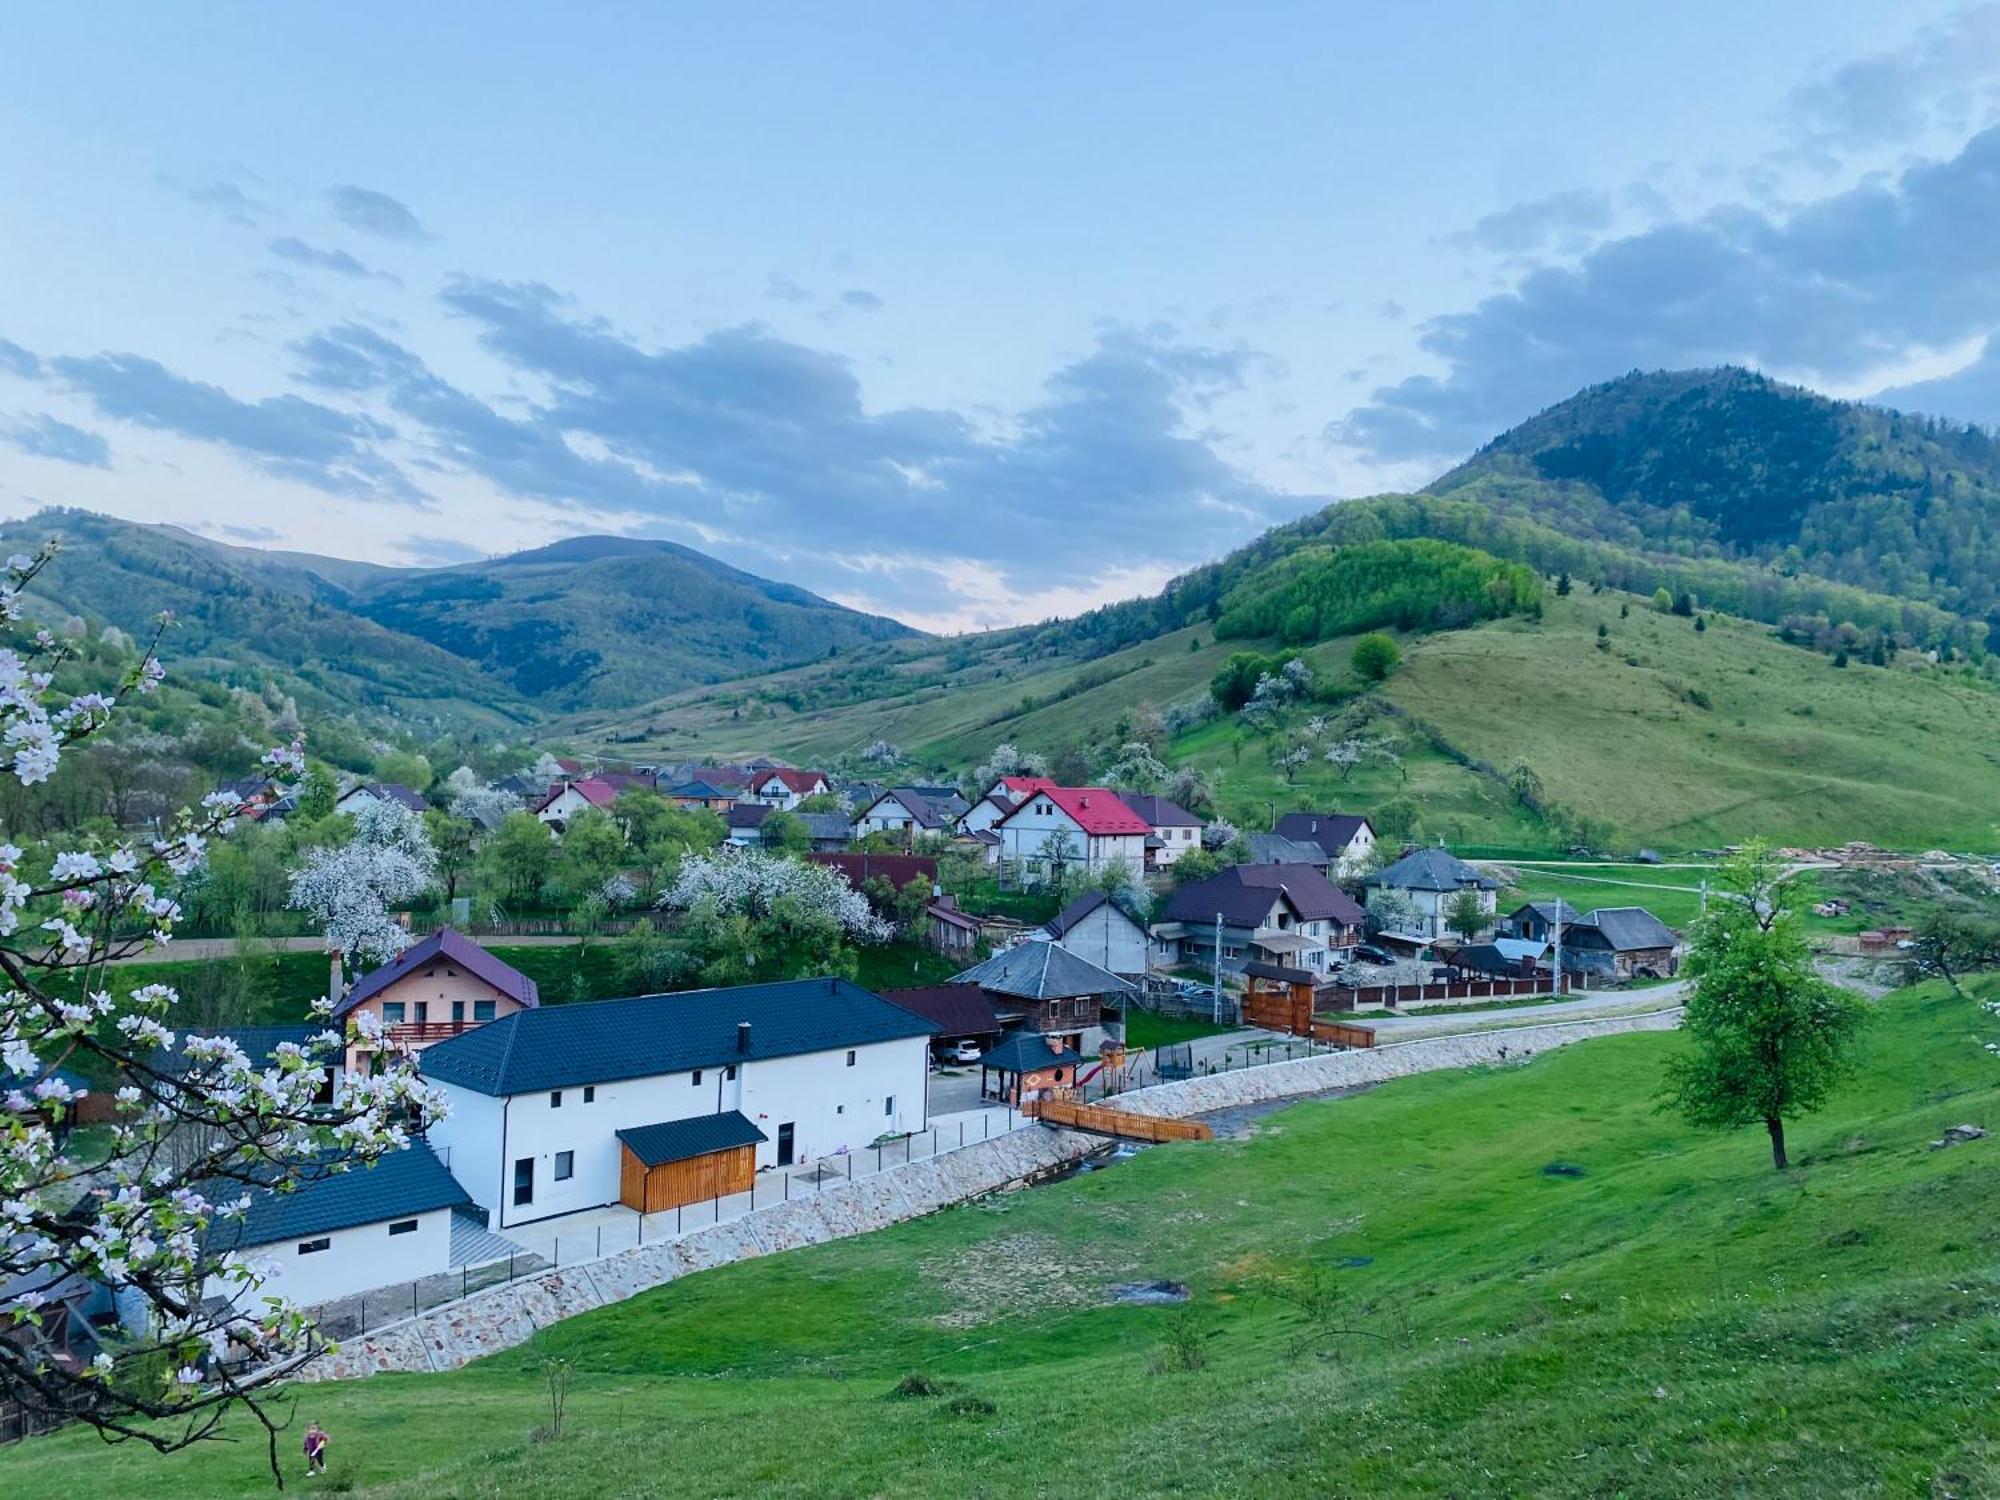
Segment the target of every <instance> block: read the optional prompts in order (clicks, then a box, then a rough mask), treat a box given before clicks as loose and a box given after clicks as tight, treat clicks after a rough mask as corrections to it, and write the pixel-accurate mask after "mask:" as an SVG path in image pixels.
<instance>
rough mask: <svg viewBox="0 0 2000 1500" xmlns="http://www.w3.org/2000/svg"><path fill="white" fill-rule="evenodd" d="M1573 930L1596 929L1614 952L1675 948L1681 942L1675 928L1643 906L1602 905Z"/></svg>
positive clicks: (1576, 923) (1577, 923)
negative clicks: (1579, 928)
mask: <svg viewBox="0 0 2000 1500" xmlns="http://www.w3.org/2000/svg"><path fill="white" fill-rule="evenodd" d="M1571 925H1572V927H1595V928H1596V929H1597V930H1598V931H1599V932H1601V933H1603V934H1604V938H1605V941H1606V942H1607V943H1608V944H1609V945H1610V947H1611V951H1612V952H1614V953H1631V952H1633V951H1634V950H1636V949H1641V948H1671V947H1673V946H1674V944H1676V943H1678V942H1679V941H1680V937H1679V935H1678V934H1677V933H1675V931H1674V930H1673V928H1671V927H1669V926H1668V925H1667V924H1666V923H1665V922H1662V921H1661V920H1660V919H1659V918H1658V917H1656V916H1654V915H1653V914H1652V913H1651V912H1649V911H1647V910H1646V908H1645V907H1643V906H1600V907H1599V908H1598V909H1597V910H1596V911H1594V912H1592V913H1591V914H1590V915H1589V916H1587V917H1585V918H1584V919H1583V920H1582V921H1580V922H1575V923H1572V924H1571Z"/></svg>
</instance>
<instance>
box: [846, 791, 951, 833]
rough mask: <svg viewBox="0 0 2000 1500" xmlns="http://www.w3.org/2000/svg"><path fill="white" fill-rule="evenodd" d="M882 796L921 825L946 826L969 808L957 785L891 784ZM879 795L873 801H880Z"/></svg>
mask: <svg viewBox="0 0 2000 1500" xmlns="http://www.w3.org/2000/svg"><path fill="white" fill-rule="evenodd" d="M882 797H890V798H893V799H895V800H896V801H897V802H900V803H901V804H902V805H903V809H904V811H906V812H908V813H909V815H910V817H911V819H912V820H914V821H915V822H916V824H917V825H918V826H919V827H920V828H949V827H950V826H951V825H952V824H953V823H956V822H957V821H958V820H959V818H960V817H962V816H963V815H964V814H965V813H966V811H967V810H968V809H967V805H966V801H965V799H964V798H963V797H961V796H959V794H958V789H957V788H956V787H935V786H892V787H890V788H889V789H888V790H887V791H886V792H884V793H882ZM882 797H877V798H876V799H875V801H877V802H879V801H881V800H882ZM872 805H873V804H871V806H872ZM866 811H867V809H866V808H863V809H862V811H861V812H860V813H857V814H855V816H856V817H860V816H862V815H863V814H865V813H866Z"/></svg>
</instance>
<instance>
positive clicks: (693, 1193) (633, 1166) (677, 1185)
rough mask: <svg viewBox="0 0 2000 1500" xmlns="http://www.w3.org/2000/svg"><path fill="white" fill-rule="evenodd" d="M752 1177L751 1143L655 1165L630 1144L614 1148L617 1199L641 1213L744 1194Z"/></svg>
mask: <svg viewBox="0 0 2000 1500" xmlns="http://www.w3.org/2000/svg"><path fill="white" fill-rule="evenodd" d="M756 1176H757V1148H756V1146H755V1145H749V1146H731V1147H729V1148H728V1149H727V1150H725V1151H711V1152H709V1153H708V1154H707V1155H706V1156H690V1157H689V1158H688V1159H687V1160H686V1161H670V1162H663V1163H661V1164H660V1165H659V1166H657V1167H649V1166H647V1165H646V1164H645V1163H644V1162H642V1161H640V1160H639V1158H638V1157H636V1156H634V1155H633V1154H632V1148H631V1147H630V1146H627V1145H624V1144H622V1143H621V1144H620V1145H619V1147H618V1201H619V1202H620V1203H622V1204H624V1205H625V1206H626V1207H627V1208H635V1209H637V1210H638V1211H639V1212H640V1213H643V1214H657V1213H662V1212H664V1211H666V1210H667V1209H670V1208H678V1207H680V1206H681V1205H682V1204H683V1203H703V1202H706V1201H707V1200H709V1199H711V1198H726V1197H728V1196H729V1195H730V1194H731V1193H747V1192H749V1191H750V1184H751V1183H752V1182H753V1181H754V1180H755V1179H756Z"/></svg>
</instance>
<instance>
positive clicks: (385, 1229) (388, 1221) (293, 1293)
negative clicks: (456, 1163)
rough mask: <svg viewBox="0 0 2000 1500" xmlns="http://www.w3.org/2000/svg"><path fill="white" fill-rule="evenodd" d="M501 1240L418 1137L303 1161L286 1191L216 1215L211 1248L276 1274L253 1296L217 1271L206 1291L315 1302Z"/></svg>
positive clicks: (455, 1261)
mask: <svg viewBox="0 0 2000 1500" xmlns="http://www.w3.org/2000/svg"><path fill="white" fill-rule="evenodd" d="M493 1239H494V1237H493V1236H491V1235H489V1234H487V1232H486V1224H485V1219H484V1216H483V1215H482V1214H481V1212H480V1211H479V1209H478V1208H477V1207H476V1206H475V1204H474V1202H473V1199H472V1196H471V1194H470V1193H469V1192H467V1190H466V1188H465V1187H464V1186H463V1185H462V1184H461V1183H460V1182H459V1181H458V1180H457V1179H456V1178H455V1177H454V1176H453V1175H452V1173H451V1172H449V1171H447V1170H446V1168H445V1166H444V1164H443V1163H442V1162H440V1161H439V1160H438V1157H437V1155H436V1154H435V1153H434V1152H433V1151H432V1150H431V1148H430V1147H429V1146H428V1145H426V1144H425V1143H424V1142H422V1141H412V1142H411V1143H410V1144H409V1145H408V1146H406V1147H404V1148H403V1149H402V1150H400V1151H391V1152H389V1153H388V1154H387V1155H386V1156H384V1157H382V1158H381V1159H380V1160H378V1161H376V1162H375V1163H374V1164H373V1165H371V1166H350V1167H348V1168H347V1169H346V1170H345V1171H335V1170H333V1169H332V1167H331V1165H328V1166H325V1167H319V1168H315V1167H311V1166H308V1167H305V1168H302V1169H300V1170H299V1171H298V1172H297V1173H295V1174H293V1178H292V1185H291V1186H289V1187H288V1188H287V1189H286V1190H285V1191H282V1192H279V1191H271V1190H268V1189H259V1190H254V1191H252V1193H251V1194H250V1205H249V1207H248V1208H247V1209H246V1210H245V1211H244V1213H243V1214H242V1216H241V1217H240V1218H231V1217H226V1216H217V1217H216V1218H215V1219H214V1220H213V1222H212V1223H211V1224H210V1226H209V1230H208V1242H207V1244H208V1249H209V1251H210V1252H211V1253H214V1254H219V1255H220V1256H221V1258H222V1261H223V1263H224V1264H225V1265H226V1264H228V1263H230V1262H233V1261H239V1260H248V1259H254V1260H256V1261H259V1262H261V1263H262V1264H263V1266H264V1267H265V1268H266V1270H267V1271H268V1273H269V1274H268V1276H267V1277H266V1279H265V1281H264V1283H263V1285H262V1286H261V1287H260V1288H258V1289H257V1290H256V1291H254V1292H251V1293H248V1294H247V1299H248V1300H244V1299H245V1298H246V1294H245V1293H244V1292H243V1290H242V1289H241V1288H240V1287H238V1286H237V1285H236V1284H235V1283H234V1282H232V1281H231V1280H230V1279H229V1277H228V1276H227V1275H212V1276H210V1277H209V1278H208V1283H207V1286H206V1287H205V1289H204V1290H205V1293H206V1295H207V1296H209V1297H215V1298H221V1299H223V1300H224V1301H236V1302H239V1303H240V1304H241V1305H240V1307H239V1310H240V1311H242V1312H243V1313H245V1314H252V1315H254V1314H255V1313H256V1312H258V1311H259V1310H261V1308H262V1306H263V1299H264V1298H266V1297H284V1298H287V1299H289V1300H290V1301H292V1302H294V1303H297V1304H298V1305H299V1306H301V1307H312V1306H315V1305H317V1304H319V1303H322V1302H329V1301H332V1300H333V1299H334V1298H336V1297H351V1296H353V1295H355V1294H356V1293H359V1292H366V1291H372V1290H374V1289H375V1288H376V1287H381V1286H391V1285H394V1284H396V1283H399V1282H404V1281H414V1280H416V1279H418V1278H419V1277H423V1276H434V1275H441V1274H443V1273H444V1272H446V1271H450V1270H452V1269H454V1268H456V1267H457V1266H460V1265H464V1264H470V1263H473V1262H474V1261H476V1260H484V1259H489V1258H491V1255H492V1253H493ZM501 1253H503V1254H504V1253H505V1251H504V1248H503V1249H502V1251H501Z"/></svg>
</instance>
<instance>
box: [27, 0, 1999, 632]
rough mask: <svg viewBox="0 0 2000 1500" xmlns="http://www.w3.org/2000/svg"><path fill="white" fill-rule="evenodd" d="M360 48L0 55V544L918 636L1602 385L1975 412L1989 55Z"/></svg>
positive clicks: (285, 34) (179, 39)
mask: <svg viewBox="0 0 2000 1500" xmlns="http://www.w3.org/2000/svg"><path fill="white" fill-rule="evenodd" d="M573 11H581V12H582V14H581V15H578V14H573V13H571V12H573ZM401 12H402V13H397V12H392V11H391V10H389V9H388V8H357V7H336V6H331V5H317V6H289V7H280V8H273V7H269V6H250V5H230V4H203V5H199V6H197V5H173V4H166V3H155V4H128V5H106V6H88V7H86V6H57V5H45V6H19V7H13V8H10V10H9V13H8V15H7V17H6V18H5V20H4V21H0V69H4V75H0V78H4V87H0V194H4V197H0V201H3V202H4V203H5V204H6V206H7V215H6V220H5V226H4V229H0V288H4V292H0V511H4V512H5V513H7V514H22V513H25V512H27V511H30V510H33V509H35V508H37V507H39V506H41V505H46V504H74V505H82V506H87V507H91V508H94V509H101V510H107V511H111V512H114V513H117V514H121V515H125V516H130V517H134V518H138V519H145V520H159V521H171V522H175V523H178V524H181V525H185V526H189V527H191V528H193V529H196V530H198V531H201V532H203V533H205V534H207V535H211V536H215V537H218V538H222V539H225V540H231V541H248V542H253V543H258V544H265V545H273V546H287V547H298V548H305V549H310V550H316V551H323V552H328V553H334V554H337V555H342V556H363V557H368V558H372V559H376V560H379V561H385V562H406V563H448V562H457V561H464V560H469V559H473V558H477V557H480V556H484V555H488V554H491V553H495V552H500V551H506V550H512V549H514V548H518V547H522V546H529V545H534V544H537V543H540V542H543V541H547V540H550V539H552V538H554V537H558V536H562V535H571V534H576V533H579V532H587V531H618V532H627V533H631V534H636V535H654V536H664V537H670V538H673V539H675V540H678V541H682V542H686V543H688V544H691V545H694V546H697V547H701V548H703V549H704V550H706V551H709V552H711V553H713V554H714V555H716V556H719V557H722V558H724V559H726V560H727V561H730V562H732V563H735V564H737V565H739V566H742V567H745V568H748V569H750V570H752V571H755V572H758V573H762V574H765V575H767V576H772V577H778V578H783V579H786V580H789V581H792V582H796V583H800V584H803V585H805V586H806V587H809V588H813V589H816V590H818V591H819V592H821V593H824V594H827V595H829V596H830V597H833V598H837V599H840V600H842V601H843V602H847V603H852V604H856V605H859V606H862V607H868V608H875V609H880V610H883V611H885V612H889V613H893V614H897V615H899V616H901V617H903V618H905V619H909V620H911V621H913V622H915V623H918V624H921V625H925V626H929V627H934V628H941V629H960V628H968V627H972V626H978V625H987V624H997V623H1007V622H1012V621H1016V620H1022V619H1036V618H1042V617H1045V616H1048V615H1051V614H1056V613H1064V612H1069V611H1073V610H1075V609H1077V608H1080V607H1084V606H1087V605H1088V604H1091V603H1095V602H1098V601H1101V600H1105V599H1110V598H1117V597H1121V596H1125V595H1130V594H1134V593H1138V592H1142V591H1145V590H1147V589H1150V588H1152V587H1154V586H1156V585H1157V584H1158V583H1159V582H1160V581H1161V580H1163V579H1164V578H1165V577H1167V576H1169V575H1170V574H1172V573H1173V572H1175V571H1178V570H1179V569H1181V568H1183V567H1186V566H1188V565H1190V564H1192V563H1195V562H1199V561H1201V560H1203V559H1205V558H1208V557H1211V556H1213V555H1215V554H1217V553H1219V552H1221V551H1223V550H1225V549H1226V548H1228V547H1230V546H1233V545H1235V544H1237V543H1239V542H1241V541H1244V540H1246V539H1248V538H1249V537H1250V536H1253V535H1255V534H1256V533H1257V532H1258V531H1259V530H1261V529H1263V528H1264V527H1265V526H1268V525H1270V524H1272V523H1274V522H1276V521H1280V520H1283V519H1286V518H1289V517H1291V516H1294V515H1297V514H1300V513H1302V512H1304V511H1307V510H1309V509H1312V508H1315V507H1317V506H1318V505H1321V504H1323V503H1325V502H1326V501H1327V500H1329V499H1332V498H1336V497H1342V496H1350V495H1356V494H1365V493H1371V492H1375V491H1379V490H1383V489H1393V488H1401V487H1409V486H1413V485H1417V484H1420V483H1422V482H1423V481H1424V480H1426V479H1428V478H1429V477H1431V476H1432V475H1434V474H1435V473H1436V472H1438V471H1439V470H1441V469H1442V468H1444V467H1447V466H1448V465H1449V464H1450V463H1451V462H1452V461H1454V460H1455V459H1457V458H1459V457H1462V456H1463V455H1464V454H1465V453H1466V452H1467V451H1469V450H1470V449H1471V448H1473V447H1476V446H1477V445H1478V444H1479V443H1480V442H1482V441H1484V440H1485V439H1486V438H1488V437H1490V436H1492V435H1493V434H1494V433H1495V432H1497V431H1498V430H1500V429H1501V428H1503V427H1505V426H1506V425H1508V424H1509V423H1511V422H1514V421H1518V420H1520V419H1521V418H1523V417H1525V416H1528V415H1531V414H1532V413H1533V412H1534V411H1536V410H1538V409H1539V408H1541V407H1542V406H1544V405H1546V404H1548V403H1550V402H1552V401H1555V400H1559V399H1561V398H1562V397H1563V396H1565V395H1567V394H1569V393H1570V392H1571V391H1573V390H1574V389H1576V388H1577V387H1578V386H1580V385H1582V384H1585V383H1587V382H1589V381H1592V380H1597V379H1603V378H1608V377H1610V376H1614V375H1617V374H1621V373H1623V372H1624V371H1625V370H1627V369H1630V368H1633V367H1635V366H1640V367H1661V366H1677V365H1688V364H1711V363H1718V362H1722V361H1725V360H1730V361H1741V362H1746V363H1751V364H1756V365H1758V366H1761V367H1762V368H1765V369H1768V370H1770V371H1772V372H1773V373H1775V374H1779V375H1782V376H1786V377H1788V378H1793V379H1798V380H1801V381H1804V382H1806V383H1808V384H1812V385H1814V386H1816V387H1818V388H1820V389H1824V390H1828V391H1831V392H1833V393H1835V394H1840V395H1849V396H1872V395H1876V394H1878V393H1887V394H1888V395H1889V396H1890V397H1891V398H1893V399H1896V400H1898V401H1900V402H1903V403H1905V404H1909V405H1913V406H1917V407H1921V408H1923V409H1927V410H1936V411H1941V412H1943V413H1945V414H1947V415H1951V416H1955V417H1960V418H1964V419H1967V420H1978V421H1996V420H2000V340H1996V342H1995V343H1994V345H1993V352H1992V354H1991V355H1990V356H1989V354H1988V352H1987V340H1988V338H1989V337H1990V336H1993V335H1995V334H1996V333H2000V234H1996V233H1995V230H1996V229H2000V224H1995V223H1993V222H1991V221H1992V220H1994V219H1995V218H2000V191H1996V188H2000V133H1995V134H1991V135H1989V134H1987V132H1988V131H1989V129H1990V128H1991V127H1993V126H1994V124H1995V121H1996V118H2000V109H1996V101H2000V8H1996V7H1976V8H1973V9H1970V10H1967V9H1961V8H1957V7H1951V6H1925V5H1921V4H1916V5H1902V6H1883V5H1880V4H1869V5H1862V4H1846V3H1839V0H1816V3H1812V4H1779V3H1774V4H1765V5H1759V6H1744V5H1742V4H1740V3H1730V4H1710V3H1700V0H1696V3H1690V4H1684V5H1681V6H1678V7H1672V8H1669V7H1648V8H1644V10H1643V11H1642V10H1641V8H1638V7H1608V6H1602V5H1594V4H1581V3H1578V4H1545V5H1536V6H1497V5H1495V6H1486V7H1473V6H1466V5H1451V4H1436V5H1427V6H1421V7H1383V6H1366V7H1361V6H1355V7H1334V6H1326V5H1296V6H1285V5H1275V4H1273V5H1232V6H1220V5H1211V6H1188V5H1171V4H1149V5H1138V4H1131V5H1092V6H1075V5H1053V4H1050V5H1035V4H1016V5H1009V6H997V5H996V6H980V7H974V6H945V7H939V6H922V7H919V6H914V5H911V6H898V5H890V4H880V5H870V6H866V7H832V6H820V7H805V6H798V7H792V8H757V9H752V8H748V7H734V6H732V7H723V6H716V7H696V6H682V7H674V8H668V7H661V6H657V5H644V6H639V5H633V6H613V5H594V6H590V7H554V6H541V7H528V6H517V5H506V4H483V5H479V6H472V5H448V4H432V5H426V6H423V7H404V8H401Z"/></svg>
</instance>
